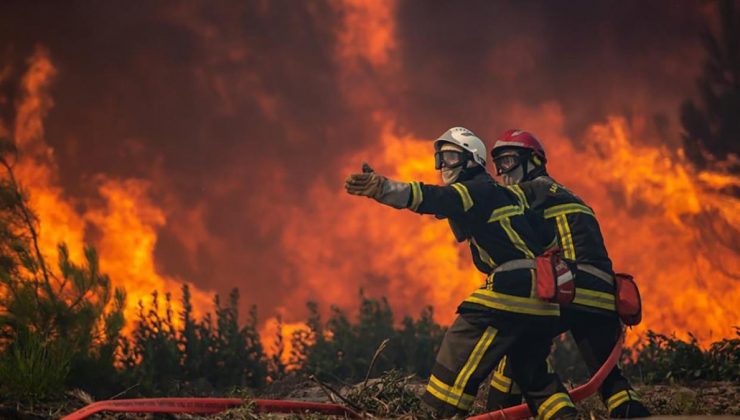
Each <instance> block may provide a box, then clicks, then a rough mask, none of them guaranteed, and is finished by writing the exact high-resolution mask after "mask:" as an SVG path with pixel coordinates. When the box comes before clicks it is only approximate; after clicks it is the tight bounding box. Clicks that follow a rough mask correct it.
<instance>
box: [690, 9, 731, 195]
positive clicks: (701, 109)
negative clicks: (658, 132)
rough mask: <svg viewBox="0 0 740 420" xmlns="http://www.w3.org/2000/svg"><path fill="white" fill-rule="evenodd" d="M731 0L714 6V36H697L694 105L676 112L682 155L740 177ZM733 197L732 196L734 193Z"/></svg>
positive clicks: (707, 32) (703, 165)
mask: <svg viewBox="0 0 740 420" xmlns="http://www.w3.org/2000/svg"><path fill="white" fill-rule="evenodd" d="M735 5H736V3H735V2H733V1H732V0H723V1H720V2H718V10H719V18H720V28H719V33H718V34H716V35H715V34H713V33H712V32H711V31H709V30H707V31H706V33H705V34H704V35H703V41H704V48H705V49H706V52H707V57H706V61H705V63H704V71H703V72H702V75H701V77H700V78H699V79H698V85H699V92H700V100H699V102H698V103H695V102H694V101H693V100H687V101H686V102H684V103H683V105H682V107H681V123H682V125H683V128H684V136H683V144H684V150H685V151H686V156H687V157H688V158H689V159H690V160H691V161H692V162H693V163H694V164H695V165H696V166H697V167H699V168H714V169H724V170H727V171H729V172H731V173H734V174H738V173H740V117H739V116H740V14H738V11H737V10H735ZM736 193H737V192H736Z"/></svg>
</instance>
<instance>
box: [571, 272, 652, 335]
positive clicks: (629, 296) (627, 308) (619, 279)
mask: <svg viewBox="0 0 740 420" xmlns="http://www.w3.org/2000/svg"><path fill="white" fill-rule="evenodd" d="M576 268H577V269H578V270H580V271H583V272H585V273H588V274H591V275H592V276H594V277H597V278H599V279H601V280H603V281H605V282H606V283H608V284H609V285H610V286H612V287H613V288H614V297H615V306H616V309H617V314H618V315H619V318H620V319H621V320H622V322H624V324H625V325H630V326H632V325H637V324H639V323H640V321H641V320H642V300H641V298H640V290H639V289H638V287H637V283H635V279H634V277H632V275H630V274H627V273H616V274H614V275H612V274H611V273H607V272H606V271H604V270H601V269H599V268H597V267H594V266H593V265H591V264H577V265H576Z"/></svg>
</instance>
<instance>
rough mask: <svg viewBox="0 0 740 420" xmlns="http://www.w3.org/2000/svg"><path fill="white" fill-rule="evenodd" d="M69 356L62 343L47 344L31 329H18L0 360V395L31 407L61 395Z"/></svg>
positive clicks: (67, 349)
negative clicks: (38, 402) (28, 403)
mask: <svg viewBox="0 0 740 420" xmlns="http://www.w3.org/2000/svg"><path fill="white" fill-rule="evenodd" d="M72 356H73V355H72V353H71V352H70V351H69V348H68V347H67V346H66V343H64V342H63V341H61V340H56V341H52V342H48V341H47V340H46V339H45V337H43V336H41V335H40V334H38V333H36V332H34V331H31V330H30V329H27V328H24V329H20V330H19V331H18V335H17V339H16V340H15V341H14V342H13V343H11V344H10V345H9V346H8V348H7V349H6V350H5V352H4V353H3V355H2V357H0V384H2V386H1V387H0V390H2V395H4V397H5V398H8V399H10V400H14V401H21V402H30V403H34V402H37V401H41V400H48V399H50V398H53V397H57V396H59V395H61V393H62V391H63V390H64V384H65V380H66V378H67V374H68V372H69V368H70V363H71V360H72Z"/></svg>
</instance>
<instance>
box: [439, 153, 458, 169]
mask: <svg viewBox="0 0 740 420" xmlns="http://www.w3.org/2000/svg"><path fill="white" fill-rule="evenodd" d="M463 163H465V154H464V153H463V152H458V151H455V150H444V151H441V152H437V153H435V154H434V168H435V169H442V168H456V167H458V166H460V165H462V164H463Z"/></svg>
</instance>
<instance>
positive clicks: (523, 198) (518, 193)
mask: <svg viewBox="0 0 740 420" xmlns="http://www.w3.org/2000/svg"><path fill="white" fill-rule="evenodd" d="M506 188H508V189H509V190H510V191H511V192H513V193H514V194H516V196H517V198H519V202H520V203H521V204H522V205H523V206H524V207H525V208H529V203H528V202H527V195H526V194H524V190H522V187H520V186H518V185H507V186H506Z"/></svg>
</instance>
